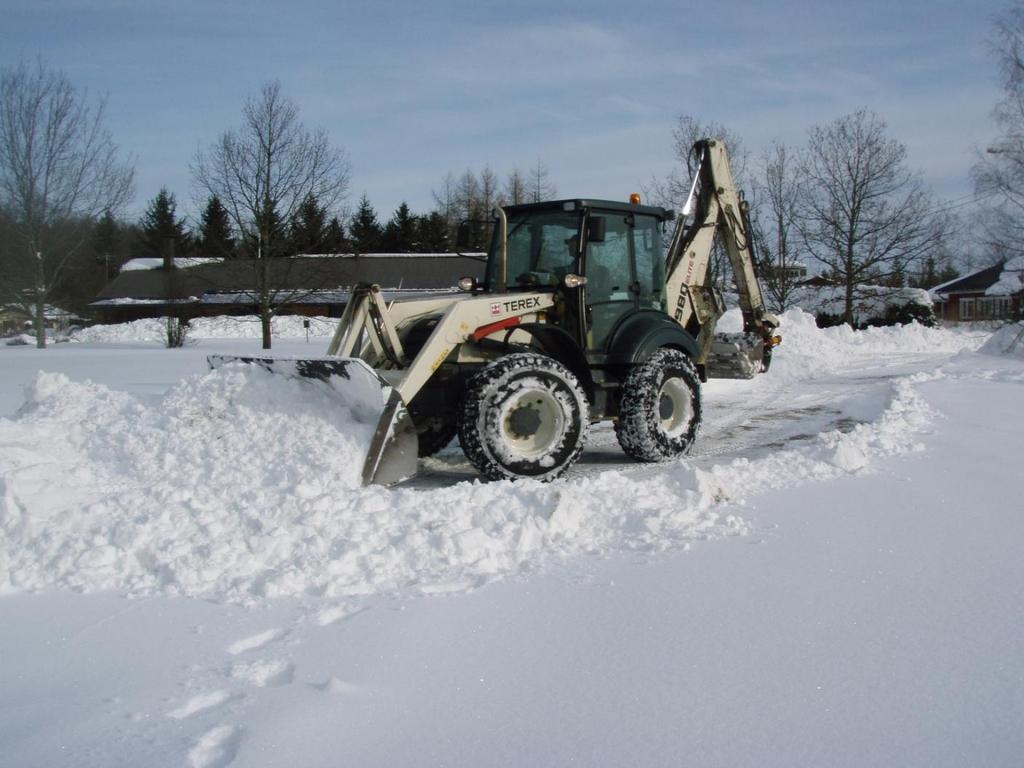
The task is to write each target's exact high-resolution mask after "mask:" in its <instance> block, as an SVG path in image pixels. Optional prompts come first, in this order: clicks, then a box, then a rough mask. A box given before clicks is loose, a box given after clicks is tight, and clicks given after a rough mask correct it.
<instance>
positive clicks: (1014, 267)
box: [985, 256, 1024, 296]
mask: <svg viewBox="0 0 1024 768" xmlns="http://www.w3.org/2000/svg"><path fill="white" fill-rule="evenodd" d="M1021 291H1024V256H1016V257H1014V258H1012V259H1010V260H1009V261H1007V262H1006V263H1005V264H1003V271H1002V272H1000V273H999V279H998V280H997V281H996V282H995V283H993V284H992V285H990V286H989V287H988V288H986V289H985V295H986V296H1012V295H1013V294H1015V293H1020V292H1021Z"/></svg>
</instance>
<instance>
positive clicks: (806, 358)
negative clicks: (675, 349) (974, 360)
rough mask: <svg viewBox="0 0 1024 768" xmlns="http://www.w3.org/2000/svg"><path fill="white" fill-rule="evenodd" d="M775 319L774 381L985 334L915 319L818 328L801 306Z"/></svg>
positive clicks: (976, 340)
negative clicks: (860, 327) (873, 325)
mask: <svg viewBox="0 0 1024 768" xmlns="http://www.w3.org/2000/svg"><path fill="white" fill-rule="evenodd" d="M733 311H735V312H738V310H730V312H733ZM726 314H727V315H728V314H730V313H726ZM779 319H780V321H781V322H780V326H779V333H780V334H781V335H782V346H780V347H778V348H777V349H776V350H775V353H774V357H773V360H772V365H771V372H770V374H769V377H770V381H772V382H773V383H776V384H784V383H786V382H787V381H792V380H796V379H806V378H809V377H811V376H815V375H819V374H823V373H827V372H829V371H841V370H846V369H849V368H853V367H859V366H863V365H864V362H865V360H867V359H878V358H879V357H886V356H891V355H900V356H901V355H908V354H934V353H938V352H946V353H954V352H958V351H961V350H976V349H977V348H978V347H979V346H980V345H981V344H982V343H983V342H984V340H985V338H986V336H985V335H983V334H978V333H976V332H972V331H970V330H964V329H948V328H927V327H925V326H923V325H919V324H918V323H910V324H908V325H895V326H885V327H878V328H867V329H865V330H863V331H855V330H853V329H852V328H850V327H849V326H848V325H839V326H835V327H832V328H818V327H817V325H816V324H815V322H814V315H811V314H808V313H807V312H804V311H803V310H801V309H790V310H787V311H786V312H785V313H784V314H782V315H781V316H780V318H779Z"/></svg>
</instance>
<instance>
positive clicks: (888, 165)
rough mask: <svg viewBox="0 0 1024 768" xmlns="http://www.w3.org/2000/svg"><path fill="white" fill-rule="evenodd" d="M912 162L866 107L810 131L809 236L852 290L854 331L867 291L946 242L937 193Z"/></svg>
mask: <svg viewBox="0 0 1024 768" xmlns="http://www.w3.org/2000/svg"><path fill="white" fill-rule="evenodd" d="M906 157H907V151H906V148H905V147H904V146H903V144H901V143H900V142H899V141H897V140H895V139H891V138H889V137H887V136H886V126H885V123H884V122H883V121H882V120H881V119H880V118H879V117H878V116H877V115H875V114H874V113H873V112H869V111H868V110H866V109H861V110H859V111H857V112H854V113H853V114H850V115H846V116H844V117H840V118H838V119H837V120H835V121H834V122H832V123H829V124H828V125H823V126H816V127H814V128H812V129H811V131H810V138H809V141H808V145H807V153H806V155H805V156H804V161H803V163H802V164H801V169H800V175H801V182H802V187H801V189H802V195H801V207H802V211H803V213H802V217H801V221H800V229H801V234H802V237H803V242H804V245H805V246H806V248H807V250H808V252H809V253H810V254H811V255H813V256H814V257H815V258H817V259H818V261H820V262H821V263H822V264H824V265H825V266H827V267H828V268H829V270H830V272H831V275H832V276H833V277H834V278H835V279H836V280H837V282H838V283H839V284H840V285H842V286H843V287H844V288H845V301H844V314H843V316H844V320H845V321H846V322H847V323H849V324H850V325H852V324H853V322H854V302H855V300H856V299H857V298H858V293H859V288H860V287H861V286H863V285H865V284H868V283H871V282H874V283H879V282H883V281H886V280H889V279H891V278H892V276H893V275H894V274H898V273H900V272H901V271H903V272H905V271H906V270H907V269H908V267H909V266H910V264H911V263H912V262H914V261H916V260H917V259H918V258H919V257H921V256H923V255H924V254H926V253H927V252H928V250H929V249H930V248H932V247H933V246H934V245H935V244H936V243H937V242H939V241H940V240H941V239H942V235H943V231H944V229H943V226H942V224H941V222H940V220H939V219H938V217H936V216H934V215H932V213H931V211H932V210H933V206H932V202H931V198H930V195H929V194H928V193H927V192H926V191H925V189H924V186H923V183H922V182H921V179H920V176H919V175H918V174H915V173H913V172H912V171H910V170H909V169H908V168H907V165H906Z"/></svg>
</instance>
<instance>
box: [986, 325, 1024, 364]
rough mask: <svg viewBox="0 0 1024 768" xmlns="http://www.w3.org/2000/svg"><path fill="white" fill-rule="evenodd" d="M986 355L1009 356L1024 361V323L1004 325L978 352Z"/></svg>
mask: <svg viewBox="0 0 1024 768" xmlns="http://www.w3.org/2000/svg"><path fill="white" fill-rule="evenodd" d="M978 351H979V352H982V353H984V354H986V355H1009V356H1011V357H1019V358H1022V359H1024V323H1012V324H1009V325H1004V326H1003V327H1001V328H999V329H998V330H997V331H996V332H995V333H993V334H992V336H991V337H989V339H988V341H986V342H985V343H984V344H983V345H982V346H981V348H980V349H979V350H978Z"/></svg>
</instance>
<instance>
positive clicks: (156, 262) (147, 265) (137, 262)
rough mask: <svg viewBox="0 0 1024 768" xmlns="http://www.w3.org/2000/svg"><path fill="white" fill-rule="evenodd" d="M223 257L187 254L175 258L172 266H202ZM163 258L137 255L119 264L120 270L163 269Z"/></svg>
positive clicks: (179, 267)
mask: <svg viewBox="0 0 1024 768" xmlns="http://www.w3.org/2000/svg"><path fill="white" fill-rule="evenodd" d="M221 261H223V259H213V258H208V257H198V256H188V257H183V258H176V259H175V260H174V266H175V267H177V268H178V269H187V268H188V267H197V266H202V265H203V264H218V263H220V262H221ZM163 267H164V259H162V258H156V257H152V256H139V257H136V258H134V259H129V260H128V261H126V262H125V263H124V264H122V265H121V270H120V271H121V272H138V271H140V270H148V269H163Z"/></svg>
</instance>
